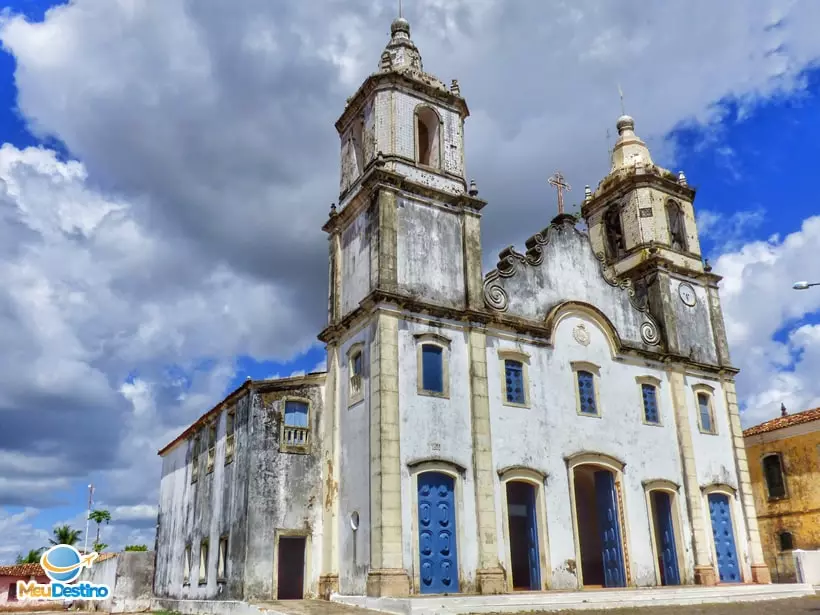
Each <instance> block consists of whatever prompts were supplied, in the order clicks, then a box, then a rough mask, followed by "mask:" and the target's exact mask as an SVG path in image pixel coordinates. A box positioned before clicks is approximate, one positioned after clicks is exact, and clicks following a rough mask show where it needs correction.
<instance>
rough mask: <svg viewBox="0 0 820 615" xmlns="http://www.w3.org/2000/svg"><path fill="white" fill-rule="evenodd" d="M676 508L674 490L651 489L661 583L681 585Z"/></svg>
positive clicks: (653, 526)
mask: <svg viewBox="0 0 820 615" xmlns="http://www.w3.org/2000/svg"><path fill="white" fill-rule="evenodd" d="M676 508H677V502H676V501H675V496H674V492H672V491H668V490H666V489H652V490H650V491H649V512H650V515H651V521H652V530H653V535H652V538H653V540H654V545H655V554H656V557H657V571H658V577H659V578H660V582H661V585H680V565H679V558H678V539H677V528H676V526H677V524H676V522H675V515H676V512H677V511H676Z"/></svg>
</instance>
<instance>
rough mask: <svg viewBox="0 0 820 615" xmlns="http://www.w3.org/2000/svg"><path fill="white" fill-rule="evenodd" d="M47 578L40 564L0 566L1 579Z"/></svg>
mask: <svg viewBox="0 0 820 615" xmlns="http://www.w3.org/2000/svg"><path fill="white" fill-rule="evenodd" d="M44 576H46V573H45V571H44V570H43V567H42V566H41V565H40V564H14V565H12V566H0V577H26V578H28V577H44Z"/></svg>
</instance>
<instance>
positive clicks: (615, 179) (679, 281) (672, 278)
mask: <svg viewBox="0 0 820 615" xmlns="http://www.w3.org/2000/svg"><path fill="white" fill-rule="evenodd" d="M616 126H617V128H618V140H617V141H616V143H615V147H614V148H613V150H612V167H611V169H610V171H609V174H608V175H607V176H606V177H604V179H603V180H601V182H600V183H599V184H598V188H597V189H596V190H595V192H592V191H590V190H587V192H586V196H585V199H584V203H583V205H582V206H581V214H582V215H583V217H584V218H585V219H586V221H587V225H588V227H589V238H590V242H591V243H592V246H593V249H594V250H595V253H596V255H597V256H598V258H599V259H600V260H601V262H602V265H603V267H604V269H605V270H606V271H607V272H608V274H609V277H610V278H611V279H619V280H628V281H629V283H631V284H632V285H633V287H634V291H635V298H636V300H637V301H639V302H641V303H643V304H645V305H648V307H649V309H650V311H651V312H652V314H653V315H654V316H655V317H656V318H657V319H658V321H659V322H660V323H661V326H662V327H663V329H664V332H665V341H666V345H667V351H668V352H669V353H670V354H674V355H678V356H683V357H687V358H689V359H692V360H696V361H700V362H703V363H708V364H712V365H725V366H729V365H730V363H729V353H728V344H727V341H726V334H725V327H724V323H723V314H722V312H721V308H720V299H719V297H718V287H717V284H718V282H719V281H720V279H721V278H720V276H717V275H715V274H713V273H711V270H710V268H709V267H708V266H707V267H704V263H703V260H702V256H701V250H700V240H699V237H698V229H697V224H696V222H695V209H694V204H693V203H694V199H695V190H694V188H692V187H690V186H689V185H688V184H687V181H686V176H685V175H684V174H683V172H682V171H681V172H680V173H678V174H677V175H676V174H674V173H672V172H671V171H668V170H666V169H664V168H661V167H659V166H658V165H656V164H654V162H653V161H652V157H651V155H650V153H649V149H648V148H647V147H646V144H645V143H644V142H643V141H642V140H641V139H640V137H638V136H637V135H636V134H635V121H634V120H633V119H632V118H631V117H630V116H628V115H622V116H621V117H620V118H618V122H617V124H616ZM703 340H712V341H713V342H714V343H713V344H704V342H703Z"/></svg>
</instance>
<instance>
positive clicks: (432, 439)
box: [399, 320, 478, 592]
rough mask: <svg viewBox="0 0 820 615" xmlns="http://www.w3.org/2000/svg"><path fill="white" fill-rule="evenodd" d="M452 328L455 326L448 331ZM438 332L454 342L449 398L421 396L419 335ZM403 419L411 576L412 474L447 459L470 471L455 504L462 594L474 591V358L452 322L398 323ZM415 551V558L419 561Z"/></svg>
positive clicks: (448, 356)
mask: <svg viewBox="0 0 820 615" xmlns="http://www.w3.org/2000/svg"><path fill="white" fill-rule="evenodd" d="M448 324H449V325H450V326H448ZM425 333H435V334H438V335H441V336H443V337H444V338H447V339H448V340H449V349H448V350H447V351H445V369H447V373H448V380H449V391H448V393H447V396H446V397H434V396H429V395H423V394H419V388H420V383H419V377H418V373H419V369H418V360H417V357H418V354H417V353H418V346H419V340H417V338H416V337H415V336H416V335H420V334H425ZM399 400H400V402H399V416H400V420H401V433H400V441H401V465H402V477H401V482H402V511H403V512H402V526H403V528H404V532H403V540H402V542H403V547H402V548H403V560H404V565H405V567H406V569H407V571H408V572H409V573H410V574H411V578H412V576H413V572H415V573H416V574H418V570H417V569H418V565H417V562H416V559H417V557H418V553H417V547H418V536H417V535H415V534H414V533H413V532H412V528H413V526H414V522H413V519H414V514H417V511H416V509H415V507H414V504H413V503H414V501H415V494H414V492H413V481H412V480H411V474H412V473H413V472H414V467H415V465H416V464H417V463H419V462H423V461H427V460H443V461H445V462H447V463H450V464H453V465H454V466H455V467H458V468H463V469H465V470H466V471H465V472H464V474H463V476H462V477H461V479H460V493H461V498H460V500H459V501H457V502H456V527H457V529H458V532H459V535H458V567H459V582H460V590H461V591H462V592H469V591H471V590H472V589H473V588H474V587H475V582H476V579H475V571H476V568H477V567H478V552H477V544H476V539H475V537H476V532H477V525H476V510H475V502H476V499H475V484H474V479H473V472H472V466H473V445H472V431H471V418H470V417H471V415H470V385H469V354H468V345H467V335H466V332H465V331H464V330H463V329H462V328H461V327H453V326H452V323H441V325H439V326H436V325H433V324H427V323H424V324H422V323H415V322H411V321H407V320H400V321H399ZM414 548H415V557H414Z"/></svg>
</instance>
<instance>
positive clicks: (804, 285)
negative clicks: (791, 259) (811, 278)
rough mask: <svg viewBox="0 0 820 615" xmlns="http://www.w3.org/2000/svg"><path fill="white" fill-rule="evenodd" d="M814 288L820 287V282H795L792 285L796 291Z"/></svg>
mask: <svg viewBox="0 0 820 615" xmlns="http://www.w3.org/2000/svg"><path fill="white" fill-rule="evenodd" d="M812 286H820V282H805V281H803V282H795V283H794V284H793V285H792V288H793V289H794V290H806V289H807V288H811V287H812Z"/></svg>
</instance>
